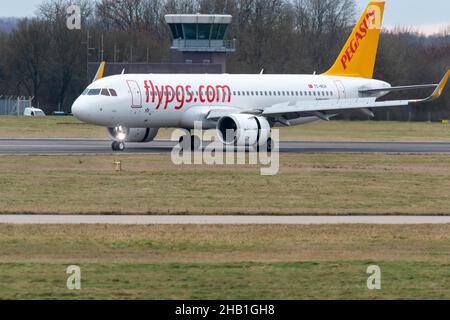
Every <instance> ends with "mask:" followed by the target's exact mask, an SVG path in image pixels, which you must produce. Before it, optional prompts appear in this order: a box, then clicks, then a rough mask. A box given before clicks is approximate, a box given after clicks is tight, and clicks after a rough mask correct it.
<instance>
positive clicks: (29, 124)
mask: <svg viewBox="0 0 450 320" xmlns="http://www.w3.org/2000/svg"><path fill="white" fill-rule="evenodd" d="M172 132H173V130H170V129H162V130H160V132H159V134H158V137H157V138H158V139H168V138H170V137H171V134H172ZM2 138H95V139H106V138H107V135H106V130H105V129H104V128H101V127H96V126H91V125H88V124H83V123H81V122H79V121H78V120H77V119H76V118H74V117H45V118H32V117H4V116H0V139H2ZM280 138H281V139H282V140H311V141H323V140H326V141H329V140H331V141H334V140H338V141H339V140H341V141H446V142H448V141H450V125H444V124H441V123H427V122H384V121H354V122H348V121H330V122H315V123H311V124H307V125H302V126H297V127H291V128H282V129H281V132H280Z"/></svg>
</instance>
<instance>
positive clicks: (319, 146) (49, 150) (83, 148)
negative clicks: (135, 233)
mask: <svg viewBox="0 0 450 320" xmlns="http://www.w3.org/2000/svg"><path fill="white" fill-rule="evenodd" d="M175 145H176V142H172V141H167V140H158V141H153V142H150V143H145V144H142V143H127V149H126V151H125V152H124V154H161V153H170V152H171V151H172V149H173V147H174V146H175ZM280 151H281V152H283V153H407V154H421V153H424V154H427V153H428V154H429V153H449V154H450V143H448V142H447V143H446V142H334V141H324V142H313V141H282V142H281V143H280ZM112 153H113V151H112V150H111V142H110V141H108V140H87V139H0V155H83V154H112Z"/></svg>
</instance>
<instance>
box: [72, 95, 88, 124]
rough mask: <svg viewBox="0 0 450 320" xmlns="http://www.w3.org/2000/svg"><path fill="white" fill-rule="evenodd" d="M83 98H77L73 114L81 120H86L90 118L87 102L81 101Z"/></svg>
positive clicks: (73, 106)
mask: <svg viewBox="0 0 450 320" xmlns="http://www.w3.org/2000/svg"><path fill="white" fill-rule="evenodd" d="M80 100H81V99H80V98H78V99H77V100H75V102H74V103H73V105H72V114H73V115H74V116H75V117H76V118H77V119H78V120H81V121H84V122H85V121H86V120H87V118H88V112H87V107H86V104H85V103H83V102H82V101H80Z"/></svg>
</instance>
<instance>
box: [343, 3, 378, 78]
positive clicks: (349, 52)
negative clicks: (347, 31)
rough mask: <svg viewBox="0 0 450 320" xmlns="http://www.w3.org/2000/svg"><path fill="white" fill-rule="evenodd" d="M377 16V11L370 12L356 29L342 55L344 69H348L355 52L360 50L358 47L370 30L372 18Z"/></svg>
mask: <svg viewBox="0 0 450 320" xmlns="http://www.w3.org/2000/svg"><path fill="white" fill-rule="evenodd" d="M374 17H375V11H371V12H368V13H367V14H366V17H365V18H364V20H363V22H362V23H361V24H360V25H359V28H358V29H357V30H356V33H355V35H354V37H353V38H352V39H351V40H350V45H349V46H348V47H347V48H346V49H345V53H344V55H343V56H342V57H341V63H342V67H343V68H344V70H346V69H347V66H348V63H349V62H350V61H351V60H352V58H353V57H354V56H355V54H356V53H357V52H358V48H359V47H360V45H361V42H362V41H364V38H365V37H366V36H367V32H368V31H369V24H370V19H372V18H374Z"/></svg>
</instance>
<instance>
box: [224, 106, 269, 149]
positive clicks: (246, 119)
mask: <svg viewBox="0 0 450 320" xmlns="http://www.w3.org/2000/svg"><path fill="white" fill-rule="evenodd" d="M270 130H271V128H270V124H269V122H268V121H267V119H266V118H264V117H257V116H254V115H250V114H231V115H229V116H225V117H222V118H221V119H220V120H219V122H218V123H217V132H218V136H219V139H220V141H222V142H223V143H224V144H227V145H231V144H234V145H237V146H253V145H256V144H258V145H265V144H266V143H267V140H268V139H269V137H270Z"/></svg>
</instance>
